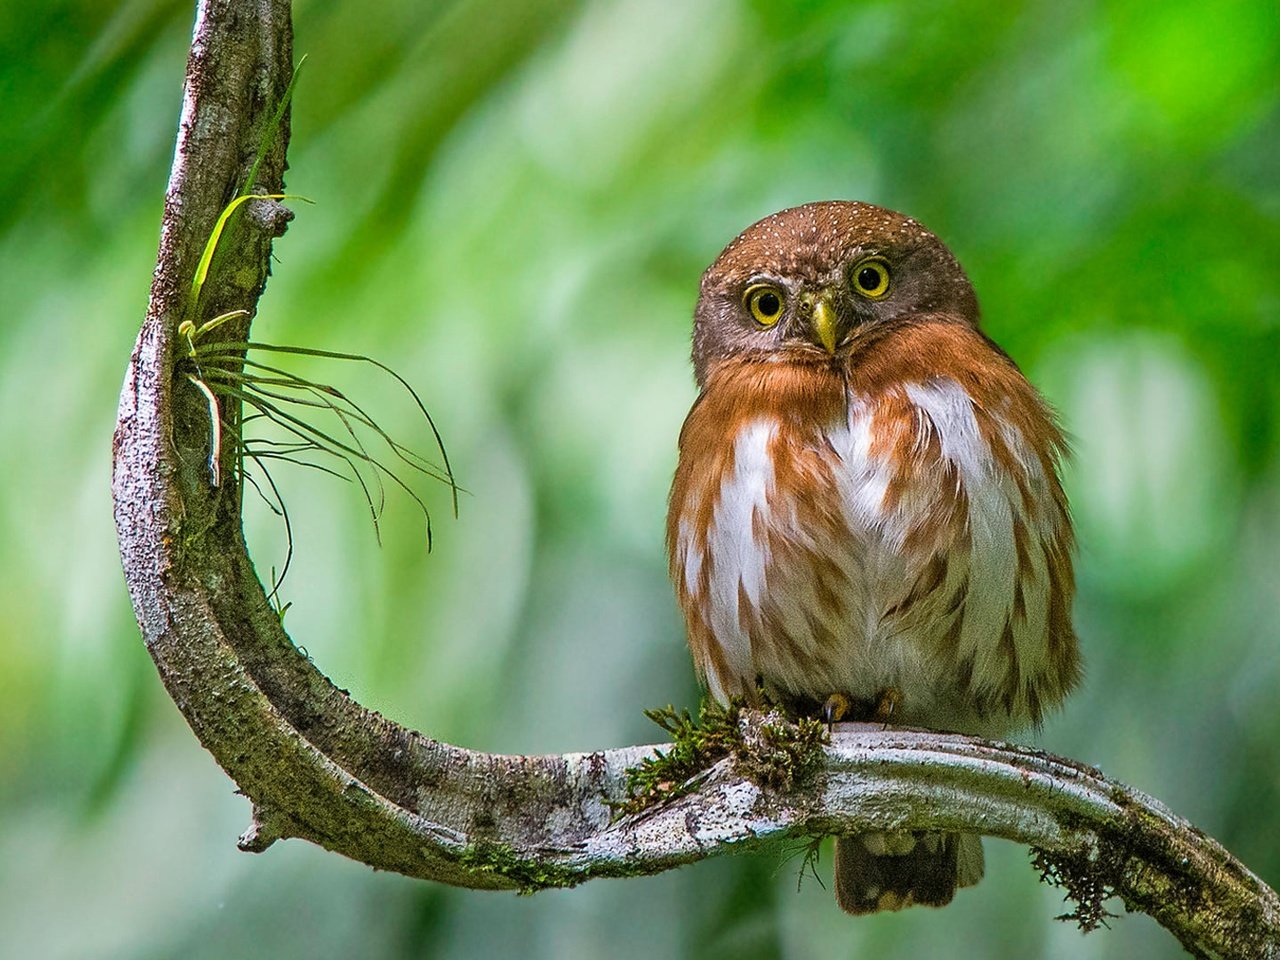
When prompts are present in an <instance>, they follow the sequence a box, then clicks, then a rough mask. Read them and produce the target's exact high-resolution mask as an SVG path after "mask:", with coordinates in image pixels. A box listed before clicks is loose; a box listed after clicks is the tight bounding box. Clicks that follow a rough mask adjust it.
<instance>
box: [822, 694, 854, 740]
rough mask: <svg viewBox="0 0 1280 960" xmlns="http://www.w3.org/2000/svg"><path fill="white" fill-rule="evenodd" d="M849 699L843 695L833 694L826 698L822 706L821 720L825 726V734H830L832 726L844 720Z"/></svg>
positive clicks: (847, 710)
mask: <svg viewBox="0 0 1280 960" xmlns="http://www.w3.org/2000/svg"><path fill="white" fill-rule="evenodd" d="M850 706H851V705H850V703H849V698H848V697H846V696H845V695H844V694H843V693H833V694H831V696H829V697H827V700H826V702H825V703H824V704H823V705H822V719H823V722H824V723H826V725H827V732H828V733H830V732H831V728H832V726H834V725H835V724H837V723H839V722H840V721H841V720H842V719H844V717H845V715H846V714H848V712H849V707H850Z"/></svg>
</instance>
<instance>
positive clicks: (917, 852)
mask: <svg viewBox="0 0 1280 960" xmlns="http://www.w3.org/2000/svg"><path fill="white" fill-rule="evenodd" d="M982 862H983V861H982V838H981V837H978V836H976V835H975V834H971V833H921V832H914V831H903V832H895V833H865V834H862V835H861V836H856V837H837V838H836V852H835V882H836V903H838V904H840V909H842V910H844V911H845V912H846V913H852V914H863V913H875V912H877V911H879V910H901V909H903V908H904V907H909V906H912V905H913V904H923V905H925V906H930V907H941V906H943V905H945V904H948V903H950V902H951V898H952V897H953V896H954V895H955V892H956V888H957V887H970V886H973V884H975V883H977V882H978V881H979V880H981V879H982Z"/></svg>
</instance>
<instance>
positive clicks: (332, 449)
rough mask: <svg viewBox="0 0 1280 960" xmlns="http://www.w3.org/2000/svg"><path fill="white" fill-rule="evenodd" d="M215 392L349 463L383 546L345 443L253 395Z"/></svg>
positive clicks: (225, 388) (229, 390)
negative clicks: (274, 409)
mask: <svg viewBox="0 0 1280 960" xmlns="http://www.w3.org/2000/svg"><path fill="white" fill-rule="evenodd" d="M213 389H214V392H215V393H217V394H219V395H221V396H229V397H235V398H236V399H238V400H239V401H240V402H241V403H245V404H248V405H249V406H251V407H253V408H254V409H255V410H257V411H258V412H259V413H260V414H262V415H263V416H265V417H266V418H267V419H268V420H271V421H272V422H273V423H275V424H277V425H278V426H279V427H281V428H282V429H283V430H286V431H288V432H289V433H292V434H294V435H295V436H297V437H298V438H299V439H300V440H302V441H304V442H307V443H315V445H316V446H317V447H318V448H320V449H323V450H324V451H325V453H327V454H328V455H330V456H333V457H337V458H338V459H340V460H342V461H343V462H344V463H346V465H347V467H348V469H350V470H351V475H352V477H353V478H354V479H355V481H356V484H357V485H358V486H359V487H360V492H361V494H363V496H364V500H365V504H366V506H368V508H369V518H370V521H371V522H372V523H373V532H374V537H375V538H376V539H377V540H378V542H379V543H381V542H382V531H381V529H380V527H379V525H378V510H377V508H376V507H375V505H374V502H373V496H372V494H371V493H370V492H369V486H368V484H367V483H365V480H364V475H363V474H362V473H361V472H360V471H359V469H357V467H356V465H355V463H354V461H352V459H351V458H350V457H349V456H348V455H347V453H344V452H343V449H344V448H343V445H342V444H341V443H338V442H337V441H335V440H333V438H331V437H329V436H328V434H326V433H325V432H324V431H322V430H318V429H316V428H314V427H311V426H310V425H309V424H307V423H305V422H304V421H300V420H298V419H297V418H296V417H289V416H287V415H285V416H284V417H283V418H282V417H279V416H276V415H275V412H274V411H272V410H268V409H267V407H269V406H270V405H269V404H267V403H266V402H265V401H263V400H261V399H259V398H257V397H254V396H252V395H250V394H247V393H245V392H244V391H243V390H239V389H237V388H236V387H232V386H227V385H224V384H216V385H215V386H214V388H213ZM295 424H301V427H299V426H295ZM308 431H310V432H308ZM313 435H314V436H313ZM317 438H321V439H323V440H324V441H327V443H328V444H329V446H326V445H325V444H324V443H320V442H319V441H318V439H317ZM347 449H349V448H347ZM352 452H353V451H352ZM356 456H357V457H359V454H358V453H357V454H356ZM428 543H430V539H428Z"/></svg>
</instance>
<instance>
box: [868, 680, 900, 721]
mask: <svg viewBox="0 0 1280 960" xmlns="http://www.w3.org/2000/svg"><path fill="white" fill-rule="evenodd" d="M901 703H902V691H900V690H898V689H896V688H894V687H885V688H884V689H883V690H881V691H880V695H879V696H878V697H876V708H875V710H873V711H872V713H871V722H872V723H884V724H887V723H888V722H889V720H890V718H891V717H892V716H893V714H894V711H896V710H897V709H898V706H899V705H900V704H901Z"/></svg>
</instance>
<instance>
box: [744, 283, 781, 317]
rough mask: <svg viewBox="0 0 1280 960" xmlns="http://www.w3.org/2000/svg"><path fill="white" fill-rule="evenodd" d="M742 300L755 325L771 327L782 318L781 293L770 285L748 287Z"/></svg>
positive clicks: (762, 284) (759, 284) (761, 284)
mask: <svg viewBox="0 0 1280 960" xmlns="http://www.w3.org/2000/svg"><path fill="white" fill-rule="evenodd" d="M743 299H744V300H745V301H746V303H747V309H748V310H750V311H751V316H752V317H754V318H755V321H756V323H758V324H761V325H762V326H766V327H772V326H773V325H774V324H775V323H777V322H778V318H779V317H781V316H782V291H781V290H779V289H778V288H777V287H775V286H774V285H773V284H771V283H757V284H755V285H754V286H751V287H748V288H747V292H746V294H745V296H744V297H743Z"/></svg>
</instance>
